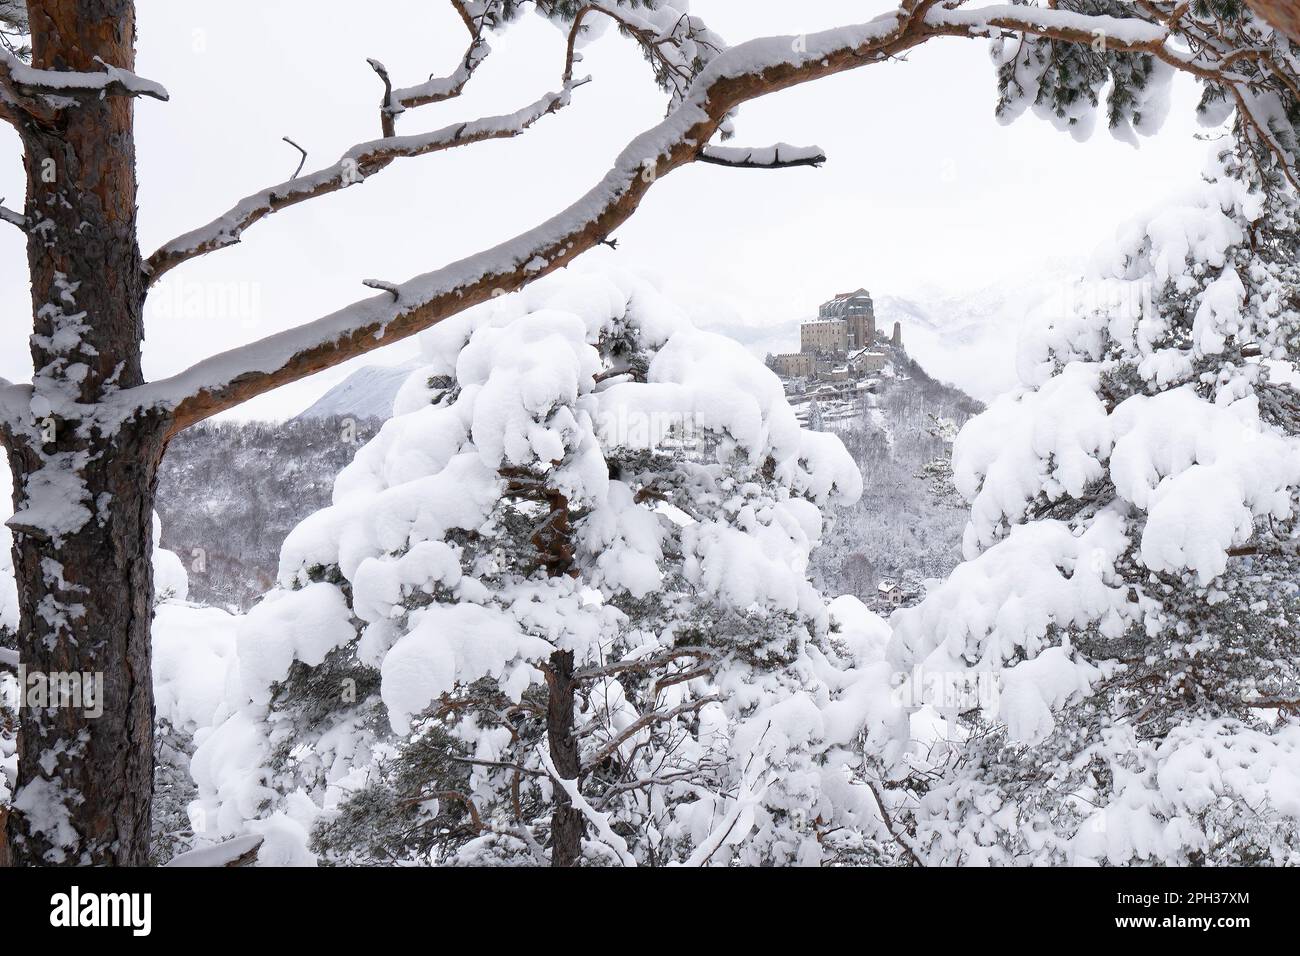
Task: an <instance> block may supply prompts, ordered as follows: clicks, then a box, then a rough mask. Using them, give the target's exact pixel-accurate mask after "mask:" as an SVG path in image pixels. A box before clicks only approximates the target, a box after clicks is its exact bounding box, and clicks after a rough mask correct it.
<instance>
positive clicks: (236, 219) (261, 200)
mask: <svg viewBox="0 0 1300 956" xmlns="http://www.w3.org/2000/svg"><path fill="white" fill-rule="evenodd" d="M571 93H572V86H566V87H565V88H564V89H563V90H560V91H559V92H556V93H547V94H546V95H545V96H543V97H542V98H541V99H539V100H538V101H537V102H536V103H533V104H531V105H530V106H526V107H525V108H524V109H522V110H519V111H518V112H516V113H509V114H506V115H503V116H488V117H484V118H483V119H478V120H474V121H473V122H469V123H456V124H454V125H452V126H447V127H444V128H443V129H440V130H435V131H434V132H432V133H420V134H418V135H414V136H390V137H385V138H383V139H376V140H371V141H370V142H368V143H360V144H358V145H356V146H353V147H352V148H351V149H349V150H348V151H347V152H346V153H344V154H343V156H342V157H341V158H340V159H339V161H338V162H336V163H335V164H334V165H332V166H328V167H326V168H325V169H321V170H318V171H317V172H314V173H308V174H307V175H305V176H297V177H295V178H293V179H290V180H288V181H286V182H283V183H280V184H279V185H278V186H272V187H270V188H269V189H263V190H262V191H260V192H256V193H253V194H252V195H251V196H246V197H245V198H243V199H241V200H240V201H239V202H238V203H236V204H235V205H234V206H233V207H231V208H230V209H229V210H227V211H226V212H225V213H224V214H223V215H221V216H219V217H218V218H216V219H214V220H213V221H212V222H210V223H208V224H207V225H204V226H200V227H199V228H198V229H195V230H192V231H191V232H187V233H186V234H185V235H183V236H179V237H177V238H176V239H173V240H172V241H171V242H168V243H166V244H165V245H163V246H161V247H160V248H159V249H158V250H157V251H156V252H154V253H153V255H151V256H150V257H149V259H148V261H147V263H146V269H147V271H148V280H149V284H150V285H152V284H153V283H155V282H157V281H158V279H159V278H161V277H162V276H163V275H164V274H165V273H167V272H168V271H170V270H171V269H174V268H176V266H178V265H180V264H181V263H183V262H188V261H189V260H190V259H195V258H198V257H199V256H203V255H207V254H208V253H209V252H213V251H214V250H216V249H221V248H224V247H226V246H229V245H233V244H234V243H237V242H239V241H240V239H241V237H242V236H243V233H244V230H245V229H247V228H248V227H250V226H252V225H254V224H256V223H258V222H260V221H261V220H262V219H264V218H266V217H267V216H269V215H271V214H272V213H276V212H279V211H280V210H281V209H285V208H288V207H289V206H295V205H297V204H298V203H300V202H304V201H306V200H308V199H315V198H316V197H317V196H325V195H328V194H330V193H334V192H338V191H339V190H340V189H346V188H347V187H348V186H352V185H354V184H356V183H360V182H362V181H364V180H365V179H367V178H369V177H370V176H373V175H374V174H375V173H377V172H379V171H380V170H382V169H384V168H386V167H387V166H388V165H389V164H391V163H392V162H393V161H394V160H396V159H402V158H409V157H414V156H425V155H427V154H429V153H436V152H441V151H442V150H447V149H453V148H455V147H458V146H468V145H470V144H471V143H481V142H483V141H484V140H489V139H509V138H511V137H514V136H518V135H519V134H521V133H523V132H524V131H525V130H527V129H528V128H529V127H531V126H532V125H533V124H534V123H536V122H537V121H538V120H539V119H541V118H542V117H543V116H547V115H549V114H551V113H554V112H556V111H557V110H560V109H562V108H564V107H565V106H567V105H568V103H569V100H570V95H571Z"/></svg>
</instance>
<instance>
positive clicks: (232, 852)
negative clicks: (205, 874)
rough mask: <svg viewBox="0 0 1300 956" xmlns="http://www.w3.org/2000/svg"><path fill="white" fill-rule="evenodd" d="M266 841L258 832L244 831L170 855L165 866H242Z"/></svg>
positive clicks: (253, 857)
mask: <svg viewBox="0 0 1300 956" xmlns="http://www.w3.org/2000/svg"><path fill="white" fill-rule="evenodd" d="M265 841H266V837H264V836H262V834H260V833H245V834H244V835H242V836H237V837H234V838H232V839H229V840H226V841H224V842H222V843H215V844H213V845H212V846H205V847H200V848H199V849H197V850H188V851H186V852H185V853H179V854H177V855H176V856H174V857H172V858H171V859H170V860H168V861H167V862H166V863H164V864H163V866H165V867H168V866H169V867H192V866H204V867H218V866H220V867H227V866H243V865H245V864H247V863H251V862H252V861H253V860H255V859H256V858H257V851H258V850H259V849H260V848H261V846H262V844H263V843H264V842H265Z"/></svg>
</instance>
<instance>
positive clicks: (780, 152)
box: [700, 143, 826, 169]
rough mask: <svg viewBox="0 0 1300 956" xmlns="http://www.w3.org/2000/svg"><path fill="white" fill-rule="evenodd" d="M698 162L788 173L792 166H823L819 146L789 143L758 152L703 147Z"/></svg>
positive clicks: (736, 147) (823, 153) (824, 158)
mask: <svg viewBox="0 0 1300 956" xmlns="http://www.w3.org/2000/svg"><path fill="white" fill-rule="evenodd" d="M700 162H702V163H712V164H714V165H715V166H732V167H735V168H736V169H789V168H791V167H792V166H820V165H821V164H822V163H824V162H826V153H825V152H823V150H822V148H821V147H820V146H791V145H790V144H789V143H777V144H776V145H775V146H767V147H764V148H762V149H746V148H744V147H741V146H705V147H704V149H702V150H700Z"/></svg>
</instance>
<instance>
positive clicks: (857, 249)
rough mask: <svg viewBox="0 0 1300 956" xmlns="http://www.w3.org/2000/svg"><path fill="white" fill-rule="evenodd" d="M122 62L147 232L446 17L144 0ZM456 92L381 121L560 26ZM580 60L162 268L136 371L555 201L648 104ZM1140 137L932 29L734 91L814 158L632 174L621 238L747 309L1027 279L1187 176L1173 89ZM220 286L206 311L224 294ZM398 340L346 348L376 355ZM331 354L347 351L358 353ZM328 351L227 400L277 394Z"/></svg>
mask: <svg viewBox="0 0 1300 956" xmlns="http://www.w3.org/2000/svg"><path fill="white" fill-rule="evenodd" d="M892 6H893V3H890V2H888V0H872V2H863V0H800V2H793V0H694V3H693V4H692V9H693V10H694V12H696V13H698V14H700V15H701V16H703V17H704V18H705V19H706V20H707V21H708V22H709V24H710V26H712V27H713V28H714V29H715V30H716V31H717V32H718V33H720V34H721V35H722V36H723V37H725V38H726V39H727V40H729V41H731V42H738V41H740V40H743V39H747V38H749V37H753V36H759V35H764V34H770V33H801V32H806V31H811V30H816V29H822V28H826V27H831V26H836V25H842V24H848V23H854V22H859V21H862V20H866V19H869V18H870V17H871V16H873V15H875V14H876V13H879V12H881V11H884V10H886V9H889V8H891V7H892ZM138 9H139V29H140V48H139V62H138V65H137V69H138V71H139V72H140V73H142V74H143V75H145V76H148V77H149V78H151V79H156V80H159V81H160V82H162V83H163V84H164V85H166V86H167V88H168V90H169V91H170V93H171V97H172V98H171V102H169V103H159V102H155V101H152V100H146V101H143V102H141V103H140V104H139V105H138V107H137V117H138V130H139V139H138V152H139V167H140V222H141V233H142V246H143V247H144V248H143V251H144V252H145V253H146V254H147V253H148V252H150V251H152V249H153V248H154V247H156V246H157V245H158V244H160V243H161V242H163V241H165V240H166V239H169V238H171V237H172V236H173V235H175V234H177V233H180V232H183V231H186V230H187V229H189V228H192V227H194V226H196V225H198V224H200V223H201V222H205V221H207V220H208V219H211V218H213V217H214V216H215V215H217V214H219V213H220V212H222V211H224V210H225V209H226V208H228V207H229V206H230V205H231V204H233V202H234V201H235V200H237V199H238V198H240V197H242V196H243V195H245V194H247V193H249V192H253V191H255V190H257V189H260V188H263V187H266V186H269V185H271V184H273V183H275V182H278V181H280V180H282V179H284V178H286V177H287V176H288V175H289V174H291V173H292V172H293V169H294V167H295V165H296V163H297V159H298V156H297V154H296V153H295V152H294V150H293V149H292V148H291V147H289V146H288V145H286V144H285V143H283V142H281V139H280V137H282V136H290V137H292V138H293V139H295V140H296V141H297V142H299V143H301V144H302V145H303V146H304V147H306V148H307V149H308V150H309V153H310V156H309V159H308V168H309V169H310V168H315V167H316V166H321V165H325V164H327V163H332V162H334V161H335V160H336V159H337V158H338V155H339V154H340V153H341V152H342V151H343V150H344V149H346V148H347V147H348V146H350V145H351V144H353V143H354V142H356V141H358V140H362V139H369V138H373V137H375V136H377V135H378V121H377V110H376V105H377V103H378V98H379V95H380V89H379V84H378V82H377V80H376V78H375V76H374V74H373V73H372V72H371V71H370V69H369V67H368V66H367V65H366V62H365V60H366V57H376V58H378V59H381V60H383V61H384V62H385V63H386V64H387V65H388V67H389V69H390V71H391V72H392V74H393V76H394V79H395V81H396V82H397V83H398V84H399V85H408V84H411V83H415V82H418V81H420V80H422V79H423V78H424V77H425V76H427V75H428V74H429V73H430V72H435V73H438V74H439V75H441V74H445V73H447V72H450V71H451V69H452V68H453V67H454V65H455V63H456V61H457V58H458V57H459V56H460V55H461V54H462V53H463V49H464V45H465V37H464V30H463V27H462V25H461V24H460V21H459V20H458V18H457V17H456V16H455V15H454V14H453V13H452V12H451V10H450V6H449V5H448V4H446V3H444V2H441V0H373V2H371V3H369V4H364V5H363V4H357V3H355V0H260V2H252V0H244V2H237V3H216V2H199V0H190V2H185V3H177V2H175V0H139V3H138ZM492 43H493V47H494V53H493V56H492V57H491V58H490V59H489V61H488V62H487V64H486V65H485V66H484V68H483V69H482V70H481V72H480V74H479V75H478V77H476V79H475V81H474V82H473V83H472V84H471V85H470V87H469V89H468V91H467V92H466V94H465V96H463V97H462V98H460V99H459V100H454V101H451V102H449V103H446V104H441V105H438V106H431V107H424V108H422V109H419V110H415V111H412V112H410V113H408V114H407V115H406V116H405V117H404V118H403V119H402V121H401V124H400V127H399V131H400V132H416V131H420V130H425V129H434V128H438V127H440V126H444V125H447V124H449V123H452V122H455V121H458V120H461V119H471V118H474V117H476V116H479V115H483V114H487V113H501V112H511V111H514V110H516V109H518V108H520V107H522V106H523V105H525V104H527V103H529V102H532V101H533V100H534V99H535V98H536V97H537V96H538V95H539V94H540V93H541V92H543V91H545V90H550V89H555V88H556V86H557V84H558V76H559V72H560V69H561V65H562V61H563V37H562V35H561V34H560V32H559V31H557V30H556V29H555V28H554V27H553V26H551V25H549V24H548V23H546V22H544V21H543V20H541V19H540V18H538V17H535V16H531V15H530V16H527V17H525V18H524V20H523V21H522V22H521V23H519V24H518V25H516V26H514V27H513V28H511V30H510V31H509V32H508V33H506V34H505V35H503V36H498V37H496V38H494V39H493V41H492ZM582 70H583V71H585V72H588V73H591V74H592V75H593V76H594V78H595V82H594V83H592V84H590V85H588V86H586V87H584V88H582V89H580V90H579V91H578V92H577V93H576V95H575V101H574V103H573V105H572V106H571V107H570V108H569V109H567V110H565V111H563V112H561V113H560V114H558V115H556V116H553V117H548V118H546V119H544V120H543V121H541V122H540V123H539V124H538V125H537V126H536V127H534V128H533V129H532V130H531V131H530V132H529V133H527V134H526V135H525V136H524V137H523V138H521V139H517V140H512V141H503V142H493V143H484V144H480V145H477V146H473V147H468V148H465V149H461V150H455V151H452V152H449V153H443V154H438V155H434V156H429V157H424V158H420V159H413V160H405V161H402V162H399V163H398V164H396V165H394V166H393V167H390V168H389V169H388V170H386V171H384V172H383V173H382V174H381V175H379V176H376V177H375V178H374V179H373V180H371V181H369V182H366V183H364V184H362V185H359V186H356V187H354V188H351V189H348V190H345V191H343V192H341V193H338V194H335V195H333V196H330V197H326V198H323V199H318V200H313V201H312V202H309V203H307V204H304V205H300V206H297V207H295V208H293V209H290V210H288V211H286V212H283V213H280V214H278V215H276V216H274V217H272V218H271V219H269V220H267V221H266V222H264V223H262V224H260V225H258V226H257V227H255V228H254V229H253V230H250V232H249V233H248V235H247V237H246V239H245V241H244V243H243V244H242V245H239V246H237V247H234V248H231V249H227V250H224V251H221V252H218V253H216V254H214V255H211V256H208V257H206V258H204V259H200V260H198V261H196V262H194V263H191V264H189V265H186V266H183V267H181V268H180V269H177V270H176V271H174V272H173V273H172V274H171V276H170V277H169V279H167V280H164V281H163V283H161V284H160V288H159V289H158V290H157V292H156V293H155V294H154V296H153V297H152V298H151V300H150V305H149V310H148V316H147V317H148V339H147V343H146V371H147V373H148V374H149V375H150V376H151V377H156V376H160V375H165V374H169V373H172V372H176V371H179V370H180V369H182V368H184V367H186V366H188V365H190V364H192V363H193V362H194V361H196V360H197V359H199V358H202V357H204V356H205V355H207V354H210V353H212V352H215V351H220V350H224V349H228V348H231V347H233V346H235V345H238V344H240V343H242V342H245V341H250V340H252V339H254V338H258V337H261V336H263V335H267V334H270V333H272V332H275V331H278V330H280V329H283V328H286V327H288V326H290V325H293V324H297V323H299V322H302V321H306V320H309V319H312V318H315V317H317V316H319V315H322V314H325V313H327V312H331V311H333V310H334V309H336V308H338V307H339V306H341V305H343V304H346V303H347V302H349V301H352V300H354V299H357V298H362V297H365V296H368V295H371V294H373V293H371V291H370V290H368V289H365V288H364V287H362V285H361V280H362V279H366V278H379V279H391V280H403V279H406V278H409V277H410V276H412V275H415V274H418V273H422V272H426V271H429V270H431V269H434V268H437V267H440V266H442V265H444V264H446V263H447V262H450V261H454V260H456V259H459V258H462V257H464V256H467V255H470V254H473V253H474V252H476V251H479V250H481V249H483V248H485V247H487V246H490V245H492V244H495V243H497V242H500V241H502V240H504V239H506V238H508V237H510V236H512V235H514V234H515V233H517V232H519V231H521V230H523V229H526V228H529V227H531V226H533V225H535V224H537V223H538V222H540V221H542V220H544V219H545V218H547V217H549V216H550V215H552V214H554V213H555V212H557V211H559V210H560V209H561V208H563V207H564V206H565V205H567V204H568V203H570V202H572V201H573V200H575V199H577V198H578V197H579V196H581V195H582V193H584V192H585V191H586V190H587V189H588V188H590V186H591V185H592V184H593V183H594V182H595V181H596V180H597V179H598V178H599V176H601V175H602V174H603V173H604V172H605V171H606V170H607V169H608V167H609V165H610V163H611V161H612V159H613V157H614V156H615V155H616V154H617V152H618V151H619V150H620V149H621V148H622V146H623V145H624V144H625V143H626V142H627V140H629V139H630V138H632V137H633V136H634V135H635V134H636V133H638V132H639V131H641V130H643V129H644V128H645V127H646V126H648V125H650V124H651V123H653V122H655V121H657V120H658V119H659V118H660V117H661V116H662V113H663V106H664V98H663V94H662V93H660V91H659V90H658V89H657V88H655V86H654V84H653V81H652V79H651V77H650V75H649V71H648V67H647V66H646V64H645V63H644V62H643V61H642V59H641V57H640V54H639V53H638V51H637V49H636V48H635V47H634V46H633V45H632V44H631V43H630V41H627V40H625V39H623V38H621V37H619V36H617V35H616V34H614V33H612V32H611V33H608V34H606V35H605V36H603V37H602V38H601V39H599V40H598V41H596V42H595V43H594V44H593V45H592V46H591V47H590V48H589V49H588V50H587V54H586V61H585V62H584V64H583V65H582ZM1175 83H1176V86H1175V91H1174V94H1175V95H1174V104H1173V110H1172V113H1171V115H1170V119H1169V121H1168V123H1167V124H1166V126H1165V129H1164V131H1163V133H1162V134H1161V135H1160V136H1158V137H1156V138H1155V139H1151V140H1146V141H1144V142H1143V143H1142V146H1141V148H1139V149H1134V148H1133V147H1131V146H1128V145H1126V144H1123V143H1120V142H1116V141H1114V140H1113V139H1111V138H1110V137H1109V136H1108V135H1107V134H1106V133H1105V132H1104V131H1103V132H1100V133H1098V134H1097V135H1096V136H1094V137H1093V138H1092V139H1091V140H1090V141H1088V142H1087V143H1084V144H1079V143H1076V142H1074V141H1073V140H1072V139H1071V138H1070V137H1068V136H1066V135H1065V134H1062V133H1060V132H1057V131H1056V130H1054V129H1052V128H1051V127H1050V126H1048V125H1047V124H1046V123H1043V122H1041V121H1039V120H1036V119H1034V118H1033V117H1032V116H1030V117H1026V118H1024V119H1022V120H1020V121H1019V122H1017V123H1015V124H1013V125H1012V126H1010V127H1002V126H999V125H998V124H997V123H996V121H995V120H994V118H993V104H994V101H995V85H994V79H993V71H992V68H991V66H990V64H989V61H988V57H987V53H986V45H985V43H984V42H983V41H970V40H958V39H952V40H944V41H938V42H935V43H931V44H930V45H928V46H927V47H923V48H921V49H919V50H916V51H914V52H913V53H912V54H911V55H910V56H909V57H908V59H907V60H906V61H905V62H894V63H888V64H881V65H873V66H868V67H865V68H863V69H861V70H858V71H855V72H853V73H850V74H846V75H842V76H838V77H833V78H831V79H829V80H823V81H820V82H817V83H814V84H811V85H807V86H804V87H802V88H800V89H797V90H792V91H787V92H785V93H782V94H779V95H776V96H773V97H769V98H767V99H765V100H762V101H759V102H757V103H754V104H751V105H749V106H747V107H746V108H745V109H744V111H743V112H742V114H741V116H740V119H739V123H738V137H737V143H743V144H746V145H750V144H752V145H770V144H771V143H773V142H776V141H786V142H791V143H797V144H816V145H819V146H821V147H823V148H824V149H825V150H826V151H827V153H828V154H829V156H830V162H829V163H827V164H826V166H825V167H823V168H822V169H819V170H812V169H795V170H787V171H774V172H769V171H747V170H726V169H721V168H718V167H714V166H705V165H697V166H694V167H687V168H686V169H683V170H681V171H679V172H676V173H674V174H673V175H671V176H670V177H668V178H667V179H665V180H664V181H663V182H662V183H660V184H658V185H657V186H656V188H655V189H654V190H652V191H651V193H650V195H649V197H648V199H647V200H646V202H645V203H644V204H643V206H642V207H641V209H640V211H639V212H638V213H637V214H636V215H635V216H633V218H632V220H631V221H630V222H629V223H628V224H627V225H625V226H624V227H623V228H622V229H621V230H620V231H619V233H618V239H619V243H620V248H619V252H618V253H616V254H615V253H609V252H608V251H606V250H600V251H599V252H598V253H593V254H590V255H592V256H593V257H594V256H615V255H616V256H617V258H618V259H619V260H620V261H621V262H622V263H623V264H626V265H631V266H634V267H636V268H640V269H644V270H646V271H648V272H651V273H653V274H656V275H658V276H660V277H662V279H663V280H664V281H665V283H666V284H668V285H669V286H670V288H671V289H672V290H673V291H674V292H675V293H676V294H677V295H678V296H679V297H681V298H684V299H686V300H688V301H689V302H691V303H693V305H694V306H695V311H696V312H697V315H698V316H699V317H701V318H709V317H716V318H717V319H718V320H725V321H746V322H752V323H755V324H766V323H770V322H774V321H779V320H782V319H789V318H796V317H801V316H804V315H808V314H810V313H811V312H812V311H813V310H814V309H815V308H816V305H817V303H818V302H820V301H822V300H823V299H825V298H826V297H827V296H829V295H830V294H832V293H834V292H837V291H841V290H844V289H850V288H856V287H858V286H866V287H867V288H869V289H871V291H872V292H873V293H877V294H898V295H913V294H918V293H921V292H924V291H925V290H927V289H932V288H934V287H936V286H937V287H940V288H942V289H944V290H946V291H948V292H956V293H960V292H962V291H963V290H965V289H970V290H972V291H974V290H976V289H978V288H981V287H983V286H985V285H988V284H989V283H990V282H992V281H995V280H998V281H1001V280H1005V279H1007V277H1013V276H1021V275H1023V276H1025V277H1026V279H1027V280H1032V278H1033V276H1034V275H1035V274H1036V273H1037V271H1038V270H1039V269H1040V267H1041V264H1042V263H1043V262H1044V260H1047V259H1061V258H1067V259H1068V258H1071V257H1075V256H1079V255H1082V254H1085V253H1087V252H1088V251H1090V250H1091V249H1092V248H1093V247H1094V246H1095V245H1096V244H1097V243H1098V242H1099V241H1100V240H1103V239H1104V238H1106V237H1107V236H1108V235H1109V234H1110V233H1111V232H1112V231H1113V230H1114V228H1115V227H1116V226H1117V225H1118V224H1119V223H1121V222H1122V221H1123V220H1125V219H1127V218H1129V217H1130V216H1132V215H1134V214H1135V213H1137V212H1139V211H1140V210H1141V209H1143V208H1146V207H1147V206H1149V205H1151V203H1152V202H1153V201H1154V200H1156V199H1158V198H1159V197H1160V196H1161V195H1163V194H1165V193H1169V192H1174V191H1178V190H1179V189H1180V188H1181V187H1185V186H1186V185H1187V184H1189V183H1191V182H1193V181H1194V180H1195V177H1196V176H1197V175H1198V173H1199V171H1200V169H1201V167H1202V165H1203V163H1204V158H1205V155H1206V152H1207V147H1206V146H1205V144H1204V143H1201V142H1197V141H1196V140H1195V139H1194V134H1195V133H1196V132H1197V131H1198V127H1197V126H1196V123H1195V119H1194V116H1193V105H1194V103H1195V96H1196V91H1195V88H1194V87H1193V85H1192V84H1191V83H1190V82H1187V81H1182V80H1181V79H1179V80H1176V81H1175ZM22 194H23V177H22V168H21V162H20V152H19V148H18V141H17V137H16V136H14V135H13V133H12V131H11V130H9V129H8V128H7V127H5V128H0V196H6V197H9V204H10V205H19V204H20V203H19V197H21V196H22ZM28 295H29V290H28V286H27V273H26V255H25V251H24V247H23V244H22V242H21V235H20V234H19V233H18V232H17V230H14V229H0V376H5V377H8V378H11V379H15V380H27V379H28V378H29V377H30V374H31V369H30V361H29V357H28V354H27V347H26V336H27V335H28V333H29V331H30V320H29V318H28V316H29V315H30V304H29V299H28ZM223 299H225V300H227V304H226V305H225V306H224V307H223V305H222V300H223ZM414 354H415V346H414V340H410V341H408V342H407V343H401V344H398V345H396V346H393V347H390V348H388V349H385V350H382V351H380V352H376V353H372V355H371V356H368V357H366V358H364V359H362V360H360V364H395V363H397V362H400V361H403V360H404V359H405V358H407V357H409V356H411V355H414ZM351 367H355V364H354V365H353V366H351ZM347 371H348V369H345V370H343V371H340V370H333V371H331V372H327V373H323V374H322V375H321V376H317V377H315V378H314V379H312V380H309V381H308V382H304V383H299V384H297V385H294V386H290V387H288V388H286V389H282V390H280V392H278V393H274V394H272V395H270V396H266V397H264V398H263V399H260V400H258V401H256V402H253V403H250V404H249V405H248V406H245V409H244V411H243V414H253V415H268V416H270V415H280V414H293V413H295V412H297V411H298V410H300V409H301V408H302V407H305V406H306V405H307V404H309V403H310V401H311V400H312V399H313V398H315V397H316V396H317V395H318V394H320V393H321V392H322V391H324V389H325V388H326V387H327V386H328V385H329V384H331V383H333V382H337V381H339V380H340V379H341V378H342V377H343V376H344V375H345V374H346V373H347Z"/></svg>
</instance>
